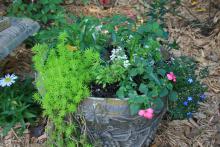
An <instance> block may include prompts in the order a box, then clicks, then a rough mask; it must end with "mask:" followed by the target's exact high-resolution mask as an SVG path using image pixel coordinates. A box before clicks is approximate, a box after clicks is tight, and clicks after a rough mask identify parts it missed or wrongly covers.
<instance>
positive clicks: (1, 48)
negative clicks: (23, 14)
mask: <svg viewBox="0 0 220 147" xmlns="http://www.w3.org/2000/svg"><path fill="white" fill-rule="evenodd" d="M10 23H11V26H10V27H9V28H7V29H5V30H3V31H1V32H0V60H2V59H3V58H4V57H6V56H7V55H8V54H10V53H11V52H12V51H13V50H14V49H15V48H16V47H17V46H18V45H20V44H21V43H22V42H23V41H24V40H25V39H27V38H28V37H29V36H31V35H33V34H34V33H36V32H37V31H38V30H39V28H40V25H39V24H38V23H37V22H35V21H33V20H31V19H28V18H10Z"/></svg>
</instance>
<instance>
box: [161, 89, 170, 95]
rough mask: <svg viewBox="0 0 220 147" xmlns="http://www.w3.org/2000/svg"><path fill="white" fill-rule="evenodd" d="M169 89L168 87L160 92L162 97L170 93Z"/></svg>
mask: <svg viewBox="0 0 220 147" xmlns="http://www.w3.org/2000/svg"><path fill="white" fill-rule="evenodd" d="M168 93H169V91H168V90H167V88H164V89H162V91H161V93H160V97H164V96H166V95H168Z"/></svg>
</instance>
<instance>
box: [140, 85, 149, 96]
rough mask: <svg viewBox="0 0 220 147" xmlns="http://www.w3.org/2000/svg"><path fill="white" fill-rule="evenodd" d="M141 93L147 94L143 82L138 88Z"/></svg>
mask: <svg viewBox="0 0 220 147" xmlns="http://www.w3.org/2000/svg"><path fill="white" fill-rule="evenodd" d="M138 90H139V91H140V92H141V93H143V94H145V95H147V93H148V88H147V86H146V85H145V84H143V83H141V84H140V86H139V89H138Z"/></svg>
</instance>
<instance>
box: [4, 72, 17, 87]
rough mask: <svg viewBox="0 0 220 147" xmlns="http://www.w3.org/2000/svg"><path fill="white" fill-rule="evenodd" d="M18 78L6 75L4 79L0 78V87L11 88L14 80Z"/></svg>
mask: <svg viewBox="0 0 220 147" xmlns="http://www.w3.org/2000/svg"><path fill="white" fill-rule="evenodd" d="M17 78H18V77H17V76H16V75H14V74H12V75H9V74H7V75H6V76H5V77H4V78H1V79H0V86H1V87H5V86H8V87H9V86H11V85H12V84H13V83H15V80H16V79H17Z"/></svg>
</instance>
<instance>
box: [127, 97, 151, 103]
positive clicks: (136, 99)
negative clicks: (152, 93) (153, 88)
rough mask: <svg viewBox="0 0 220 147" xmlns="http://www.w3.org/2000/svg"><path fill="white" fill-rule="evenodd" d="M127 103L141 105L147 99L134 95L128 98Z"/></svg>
mask: <svg viewBox="0 0 220 147" xmlns="http://www.w3.org/2000/svg"><path fill="white" fill-rule="evenodd" d="M129 98H130V99H129V103H135V104H142V103H145V102H146V101H147V97H146V96H139V95H136V96H135V95H134V96H133V97H130V96H129Z"/></svg>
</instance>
